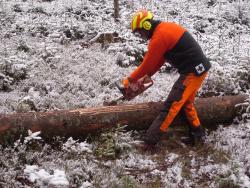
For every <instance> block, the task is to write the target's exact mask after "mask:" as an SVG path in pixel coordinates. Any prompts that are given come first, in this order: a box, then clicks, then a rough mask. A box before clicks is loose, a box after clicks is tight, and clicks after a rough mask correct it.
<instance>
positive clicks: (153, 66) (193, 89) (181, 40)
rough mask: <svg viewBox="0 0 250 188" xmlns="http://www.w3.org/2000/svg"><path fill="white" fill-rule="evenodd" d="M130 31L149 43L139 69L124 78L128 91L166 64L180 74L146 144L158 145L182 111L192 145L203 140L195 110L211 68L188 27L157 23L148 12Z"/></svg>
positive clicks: (135, 19) (139, 15)
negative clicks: (195, 101) (137, 82)
mask: <svg viewBox="0 0 250 188" xmlns="http://www.w3.org/2000/svg"><path fill="white" fill-rule="evenodd" d="M131 29H132V32H133V33H134V34H137V35H139V36H140V37H142V38H144V39H147V40H149V44H148V51H147V53H146V54H145V56H144V58H143V61H142V63H141V64H140V66H139V67H137V68H136V69H135V70H134V71H133V72H132V73H131V74H130V75H129V76H128V77H127V78H125V79H123V85H124V87H125V88H126V87H128V85H129V83H131V82H136V81H137V80H138V79H140V78H142V77H143V76H145V75H148V76H150V77H151V76H153V75H154V74H155V73H156V72H157V71H158V70H159V69H160V67H161V66H162V65H163V64H164V63H165V61H167V62H168V63H170V64H171V65H172V66H173V67H175V68H176V69H177V70H178V72H179V74H180V77H179V78H178V80H177V81H176V82H175V83H174V85H173V87H172V90H171V91H170V93H169V95H168V98H167V99H166V101H165V103H164V108H163V109H162V110H161V112H160V114H159V115H158V116H157V118H156V119H155V120H154V121H153V123H152V124H151V126H150V127H149V129H148V130H147V132H146V136H145V139H144V141H145V143H146V144H149V145H155V144H156V143H157V142H158V141H159V140H160V138H161V136H162V134H163V133H164V132H166V131H167V129H168V127H169V126H170V125H171V123H172V122H173V120H174V118H175V117H176V115H177V114H178V113H180V112H184V114H185V116H186V119H187V120H188V122H189V124H190V126H189V140H190V143H193V144H194V143H195V141H196V140H201V139H202V137H203V136H204V130H203V129H202V127H201V123H200V120H199V118H198V115H197V112H196V110H195V107H194V99H195V96H196V93H197V91H198V90H199V88H200V87H201V85H202V82H203V81H204V79H205V78H206V77H207V75H208V73H207V72H208V70H209V69H210V67H211V64H210V63H209V61H208V59H207V58H206V56H205V55H204V54H203V52H202V49H201V47H200V46H199V44H198V43H197V42H196V41H195V39H194V38H193V37H192V36H191V34H190V33H189V32H188V31H187V30H186V29H185V28H183V27H182V26H180V25H178V24H175V23H171V22H163V21H158V20H154V19H153V14H152V12H150V11H147V10H142V11H139V12H137V13H136V14H135V15H134V16H133V18H132V22H131Z"/></svg>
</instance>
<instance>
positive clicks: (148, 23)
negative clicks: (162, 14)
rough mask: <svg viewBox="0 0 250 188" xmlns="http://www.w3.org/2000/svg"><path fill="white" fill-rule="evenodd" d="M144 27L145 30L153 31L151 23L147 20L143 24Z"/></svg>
mask: <svg viewBox="0 0 250 188" xmlns="http://www.w3.org/2000/svg"><path fill="white" fill-rule="evenodd" d="M142 27H143V29H145V30H147V31H149V30H150V29H151V27H152V24H151V23H150V22H149V21H147V20H146V21H144V22H143V23H142Z"/></svg>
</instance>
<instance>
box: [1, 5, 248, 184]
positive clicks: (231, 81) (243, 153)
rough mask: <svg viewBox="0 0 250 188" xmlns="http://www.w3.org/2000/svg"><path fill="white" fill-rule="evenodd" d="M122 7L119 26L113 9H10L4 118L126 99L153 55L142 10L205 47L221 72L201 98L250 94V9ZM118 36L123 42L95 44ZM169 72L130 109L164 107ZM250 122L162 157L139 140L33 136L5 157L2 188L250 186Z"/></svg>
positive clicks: (5, 22)
mask: <svg viewBox="0 0 250 188" xmlns="http://www.w3.org/2000/svg"><path fill="white" fill-rule="evenodd" d="M100 2H101V3H100ZM120 7H121V10H120V14H121V18H120V22H117V23H115V22H114V19H113V17H112V14H113V9H112V8H113V5H112V1H106V0H102V1H100V0H92V1H89V0H75V1H72V0H40V1H34V0H8V1H7V0H1V1H0V39H1V42H0V113H15V112H27V111H47V110H55V109H73V108H78V107H89V106H101V105H103V102H105V101H110V100H112V99H114V98H117V97H118V96H119V92H118V91H117V90H116V89H115V87H114V84H113V83H114V82H115V81H116V80H118V79H120V78H122V77H124V76H126V75H128V74H129V73H130V72H131V71H132V70H133V69H135V66H136V65H137V64H138V61H139V60H138V57H139V56H142V54H143V52H145V50H146V43H145V42H143V41H141V40H140V39H138V38H136V37H135V36H133V35H132V34H131V32H130V30H129V21H130V19H131V15H132V13H134V11H136V10H138V9H142V8H149V9H150V10H152V11H153V12H154V13H155V17H156V18H158V19H162V20H167V21H174V22H177V23H180V24H182V25H183V26H184V27H186V28H187V29H188V30H189V31H190V32H191V33H192V34H193V36H194V37H195V38H196V40H197V41H198V42H199V43H200V44H201V47H202V48H203V50H204V52H205V53H206V54H207V56H208V57H209V58H210V60H211V63H212V66H213V67H212V69H211V71H210V74H209V77H208V79H207V80H206V83H205V84H204V86H203V88H202V89H201V91H200V93H199V96H200V97H206V96H214V95H227V94H239V93H246V94H250V77H249V70H250V67H249V63H250V62H249V61H250V33H249V28H250V13H249V12H250V4H249V2H248V1H246V0H237V1H226V0H202V1H199V0H194V1H188V0H178V1H173V0H159V1H152V0H141V1H133V0H130V1H120ZM114 32H117V33H118V36H119V39H118V41H117V42H115V43H109V42H101V43H99V42H95V40H97V39H98V37H99V36H101V34H102V33H114ZM167 72H169V71H168V70H167V67H163V68H162V69H161V71H160V73H157V74H156V75H155V76H154V77H153V79H154V81H155V84H154V86H153V87H152V88H151V89H149V90H147V91H146V92H145V93H144V94H143V96H140V97H137V98H136V99H135V100H133V101H131V103H138V102H146V101H160V100H164V99H165V98H166V96H167V94H168V92H169V91H170V89H171V86H172V84H173V82H174V81H175V80H176V79H177V78H178V75H177V74H176V73H175V72H173V71H170V73H168V74H167ZM247 105H249V104H247ZM247 117H249V109H248V112H247V113H245V114H244V117H241V119H239V120H238V121H237V124H236V123H235V124H232V125H231V126H229V127H224V126H223V125H221V127H220V128H219V129H218V130H216V131H214V132H211V133H210V134H209V135H208V138H207V141H206V142H207V144H206V145H205V146H204V147H201V148H188V147H184V146H182V145H181V144H178V142H175V141H174V140H169V141H168V142H167V144H166V145H165V146H163V148H162V149H163V151H161V152H160V153H159V154H158V155H156V154H154V155H152V154H148V153H146V154H145V153H144V152H141V151H140V150H137V149H134V144H135V143H136V142H137V140H139V141H140V139H138V135H140V133H133V134H132V133H123V132H122V133H119V134H117V135H119V136H115V135H116V134H113V133H111V135H112V136H111V137H110V136H109V137H108V139H106V140H105V139H104V142H100V141H99V142H98V139H99V138H98V139H97V140H91V139H90V140H87V141H85V142H81V141H76V140H73V139H72V138H69V139H68V140H67V141H66V142H64V141H62V140H60V139H55V143H54V144H53V145H48V144H46V143H43V141H42V139H40V137H39V133H31V132H29V134H28V136H27V137H26V139H25V141H24V142H22V141H21V140H19V141H17V142H16V143H15V145H14V147H9V148H1V150H2V153H3V155H2V156H0V158H1V160H0V173H1V177H0V186H2V187H25V186H31V187H32V186H37V187H49V186H58V187H63V186H64V187H82V188H85V187H126V186H127V187H128V186H130V187H153V186H154V187H167V186H168V187H197V186H201V187H223V186H227V185H232V184H233V185H235V186H236V185H237V186H240V187H249V186H250V185H249V184H250V183H249V182H250V179H249V178H250V156H249V153H250V148H249V144H248V143H249V137H250V124H249V122H247V121H245V120H244V119H246V118H247ZM104 135H105V134H104ZM104 137H105V136H104ZM114 137H115V138H114ZM101 138H102V137H101ZM107 140H108V141H109V142H107Z"/></svg>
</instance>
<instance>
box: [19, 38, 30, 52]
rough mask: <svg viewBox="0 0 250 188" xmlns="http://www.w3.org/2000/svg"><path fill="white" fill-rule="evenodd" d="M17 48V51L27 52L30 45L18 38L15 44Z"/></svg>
mask: <svg viewBox="0 0 250 188" xmlns="http://www.w3.org/2000/svg"><path fill="white" fill-rule="evenodd" d="M17 50H18V51H23V52H29V51H30V47H29V46H28V45H27V44H26V42H25V41H23V40H20V41H19V43H18V45H17Z"/></svg>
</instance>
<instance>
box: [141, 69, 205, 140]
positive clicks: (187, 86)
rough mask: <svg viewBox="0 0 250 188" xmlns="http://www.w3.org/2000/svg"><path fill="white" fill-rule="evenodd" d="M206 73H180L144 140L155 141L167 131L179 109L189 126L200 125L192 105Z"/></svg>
mask: <svg viewBox="0 0 250 188" xmlns="http://www.w3.org/2000/svg"><path fill="white" fill-rule="evenodd" d="M207 75H208V73H207V72H206V73H203V74H202V75H200V76H196V75H195V74H194V73H188V74H181V75H180V77H179V79H178V80H177V81H176V82H175V84H174V85H173V87H172V90H171V91H170V93H169V96H168V98H167V100H166V101H165V103H164V108H163V109H162V110H161V112H160V114H159V116H158V117H157V118H156V119H155V120H154V121H153V123H152V124H151V126H150V127H149V129H148V130H147V133H146V138H145V142H147V143H149V144H155V143H157V142H158V141H159V139H160V135H161V134H162V133H161V132H166V131H167V129H168V127H169V126H170V125H171V123H172V122H173V120H174V118H175V117H176V116H177V114H178V113H179V112H180V110H181V109H183V110H184V112H185V115H186V117H187V120H188V122H189V124H190V125H191V126H193V127H199V126H200V120H199V118H198V115H197V112H196V109H195V107H194V99H195V96H196V94H197V92H198V90H199V88H200V87H201V85H202V82H203V81H204V79H205V78H206V76H207Z"/></svg>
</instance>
